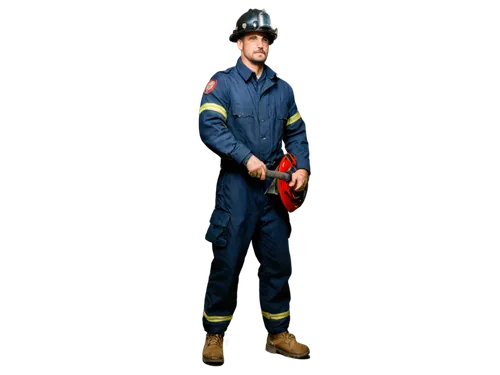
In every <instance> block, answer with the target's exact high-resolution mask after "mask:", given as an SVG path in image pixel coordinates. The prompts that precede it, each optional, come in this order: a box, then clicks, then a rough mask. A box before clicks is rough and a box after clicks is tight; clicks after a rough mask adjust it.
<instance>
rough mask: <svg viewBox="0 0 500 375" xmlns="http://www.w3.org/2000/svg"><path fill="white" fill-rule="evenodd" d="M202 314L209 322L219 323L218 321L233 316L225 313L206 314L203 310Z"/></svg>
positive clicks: (229, 318)
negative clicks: (223, 314) (217, 314)
mask: <svg viewBox="0 0 500 375" xmlns="http://www.w3.org/2000/svg"><path fill="white" fill-rule="evenodd" d="M203 316H204V317H205V319H206V320H208V321H209V322H210V323H220V322H225V321H227V320H231V319H232V318H233V316H232V315H226V316H208V315H207V313H206V312H205V311H203Z"/></svg>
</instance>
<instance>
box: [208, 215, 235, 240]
mask: <svg viewBox="0 0 500 375" xmlns="http://www.w3.org/2000/svg"><path fill="white" fill-rule="evenodd" d="M230 219H231V215H229V214H228V213H227V212H224V211H221V210H217V209H215V210H214V212H213V213H212V217H210V226H209V227H208V230H207V234H206V235H205V239H206V240H207V241H208V242H211V243H213V244H214V245H215V246H219V247H224V246H226V245H227V225H228V224H229V220H230Z"/></svg>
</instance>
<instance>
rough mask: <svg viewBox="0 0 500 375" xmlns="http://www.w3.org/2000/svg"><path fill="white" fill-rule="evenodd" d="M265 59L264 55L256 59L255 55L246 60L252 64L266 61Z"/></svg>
mask: <svg viewBox="0 0 500 375" xmlns="http://www.w3.org/2000/svg"><path fill="white" fill-rule="evenodd" d="M266 59H267V56H266V55H264V57H263V58H262V59H256V58H255V57H253V56H252V57H251V58H249V59H248V60H249V61H250V62H251V63H253V64H263V63H265V62H266Z"/></svg>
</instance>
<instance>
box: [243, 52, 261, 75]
mask: <svg viewBox="0 0 500 375" xmlns="http://www.w3.org/2000/svg"><path fill="white" fill-rule="evenodd" d="M241 61H242V62H243V64H245V66H246V67H247V68H248V69H250V70H251V71H252V72H254V73H255V76H256V77H257V79H259V78H260V76H261V75H262V72H263V71H264V63H261V64H260V63H258V64H256V63H253V62H251V61H250V60H248V59H247V58H245V57H244V56H241Z"/></svg>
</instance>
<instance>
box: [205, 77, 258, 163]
mask: <svg viewBox="0 0 500 375" xmlns="http://www.w3.org/2000/svg"><path fill="white" fill-rule="evenodd" d="M228 90H229V88H228V86H227V84H226V82H225V81H224V77H223V75H222V74H220V73H217V74H215V75H214V76H213V77H212V79H211V80H210V81H209V82H208V84H207V87H206V88H205V91H204V92H203V97H202V99H201V106H200V117H199V128H200V137H201V140H202V141H203V143H205V145H206V146H207V147H208V148H209V149H210V150H212V151H213V152H215V153H216V154H217V155H219V156H220V157H222V158H231V159H234V160H236V162H238V163H241V162H242V161H243V160H244V159H245V158H246V157H247V156H248V155H249V154H250V153H251V152H250V149H249V148H248V147H246V146H245V145H244V144H243V143H241V142H240V141H238V140H237V139H236V138H235V137H234V135H233V134H232V133H231V131H230V130H229V129H228V128H227V125H226V120H227V113H228V109H229V91H228Z"/></svg>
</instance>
